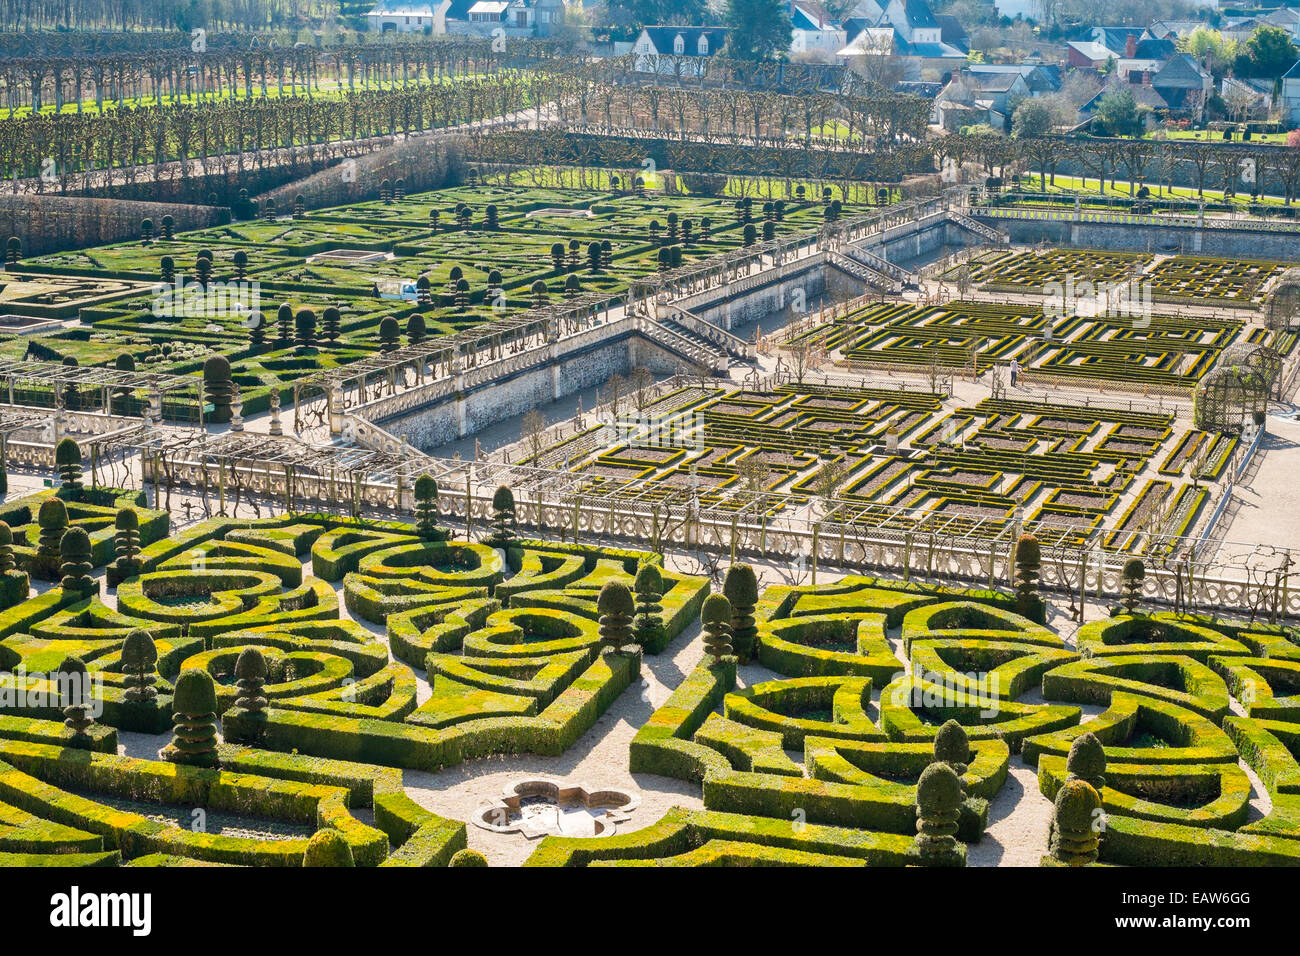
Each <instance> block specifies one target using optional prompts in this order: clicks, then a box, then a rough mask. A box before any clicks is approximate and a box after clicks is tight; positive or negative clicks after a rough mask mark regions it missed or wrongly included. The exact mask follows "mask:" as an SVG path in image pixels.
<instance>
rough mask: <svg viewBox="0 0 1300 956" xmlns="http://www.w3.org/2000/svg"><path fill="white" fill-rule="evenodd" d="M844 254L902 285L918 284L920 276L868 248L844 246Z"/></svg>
mask: <svg viewBox="0 0 1300 956" xmlns="http://www.w3.org/2000/svg"><path fill="white" fill-rule="evenodd" d="M843 252H844V255H846V256H848V257H849V258H850V259H852V260H853V261H854V262H858V263H861V264H862V265H864V266H866V267H867V268H868V269H875V270H876V271H877V272H879V273H880V274H881V275H883V276H888V277H889V278H891V279H895V280H897V281H898V282H900V283H902V284H903V285H904V286H915V285H919V284H920V281H921V280H920V277H919V276H917V274H916V273H915V272H912V271H911V270H910V269H904V268H903V267H902V266H900V265H895V264H894V263H892V262H890V261H889V260H888V259H886V258H885V257H884V256H878V255H876V254H875V253H874V252H871V251H870V250H868V249H863V248H862V247H861V246H853V245H849V246H845V247H844V249H843Z"/></svg>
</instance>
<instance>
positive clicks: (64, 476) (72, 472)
mask: <svg viewBox="0 0 1300 956" xmlns="http://www.w3.org/2000/svg"><path fill="white" fill-rule="evenodd" d="M54 465H55V467H56V468H58V470H59V478H60V480H61V481H62V482H63V490H64V491H66V492H68V493H69V494H70V496H71V497H73V498H74V499H79V498H80V497H81V495H82V493H83V492H84V491H85V489H84V487H83V486H82V484H81V447H80V446H79V445H78V444H77V443H76V442H75V441H74V440H73V439H71V438H64V439H63V440H61V441H60V442H59V443H58V445H56V446H55V448H54Z"/></svg>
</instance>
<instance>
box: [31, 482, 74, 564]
mask: <svg viewBox="0 0 1300 956" xmlns="http://www.w3.org/2000/svg"><path fill="white" fill-rule="evenodd" d="M36 523H37V525H38V526H39V527H40V538H38V539H37V543H36V555H35V557H34V558H33V559H32V570H33V571H34V572H35V574H36V576H37V577H40V578H44V579H45V580H47V581H53V580H55V579H56V578H57V577H58V576H59V575H60V574H61V573H62V572H61V571H60V567H61V565H62V563H63V559H62V557H61V556H60V554H59V542H60V541H61V540H63V533H64V532H65V531H67V530H68V508H67V506H66V505H65V504H64V503H63V502H62V501H61V500H59V499H58V498H46V499H45V500H44V501H42V502H41V508H40V511H38V512H37V513H36Z"/></svg>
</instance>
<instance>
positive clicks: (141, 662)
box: [122, 628, 158, 704]
mask: <svg viewBox="0 0 1300 956" xmlns="http://www.w3.org/2000/svg"><path fill="white" fill-rule="evenodd" d="M122 673H123V674H125V675H126V681H125V683H126V693H125V694H124V695H123V696H125V697H126V699H127V700H128V701H130V702H132V703H136V704H147V703H149V702H151V701H153V700H154V699H155V698H157V696H158V692H157V691H156V690H154V687H153V685H154V684H155V683H157V681H158V648H157V646H156V645H155V644H154V642H153V637H152V636H150V634H149V632H148V631H146V630H143V629H142V628H136V629H135V630H134V631H132V632H131V633H130V634H128V635H127V636H126V640H125V641H123V642H122Z"/></svg>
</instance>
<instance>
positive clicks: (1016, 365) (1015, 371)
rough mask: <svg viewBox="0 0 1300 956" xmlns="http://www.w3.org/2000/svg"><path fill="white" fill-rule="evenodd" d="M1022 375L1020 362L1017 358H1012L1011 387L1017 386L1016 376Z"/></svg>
mask: <svg viewBox="0 0 1300 956" xmlns="http://www.w3.org/2000/svg"><path fill="white" fill-rule="evenodd" d="M1019 375H1020V363H1019V362H1017V361H1016V360H1015V359H1012V360H1011V387H1012V388H1015V387H1016V378H1017V376H1019Z"/></svg>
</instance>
